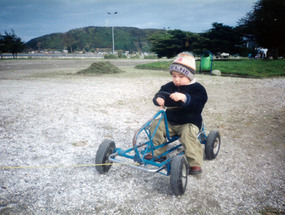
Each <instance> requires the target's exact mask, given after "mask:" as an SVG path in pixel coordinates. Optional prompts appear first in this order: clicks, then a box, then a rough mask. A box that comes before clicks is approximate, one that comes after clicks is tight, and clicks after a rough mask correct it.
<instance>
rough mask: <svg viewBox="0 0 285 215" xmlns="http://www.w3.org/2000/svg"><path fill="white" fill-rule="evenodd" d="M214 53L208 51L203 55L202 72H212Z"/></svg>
mask: <svg viewBox="0 0 285 215" xmlns="http://www.w3.org/2000/svg"><path fill="white" fill-rule="evenodd" d="M212 64H213V55H212V53H211V52H209V51H207V52H204V53H203V54H202V55H201V63H200V72H201V71H210V72H212Z"/></svg>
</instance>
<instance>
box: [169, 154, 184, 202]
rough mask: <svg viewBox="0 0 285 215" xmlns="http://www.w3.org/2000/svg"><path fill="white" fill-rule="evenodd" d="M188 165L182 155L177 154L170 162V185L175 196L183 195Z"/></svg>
mask: <svg viewBox="0 0 285 215" xmlns="http://www.w3.org/2000/svg"><path fill="white" fill-rule="evenodd" d="M187 176H188V165H187V161H186V159H185V157H184V156H182V155H179V156H176V157H174V158H173V160H172V162H171V174H170V186H171V189H172V191H173V193H174V194H175V195H176V196H179V195H183V194H184V192H185V190H186V186H187Z"/></svg>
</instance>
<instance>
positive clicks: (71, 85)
mask: <svg viewBox="0 0 285 215" xmlns="http://www.w3.org/2000/svg"><path fill="white" fill-rule="evenodd" d="M94 61H95V60H94V59H92V60H17V61H14V60H6V61H0V113H1V114H0V143H1V147H0V154H1V157H0V166H1V167H3V166H5V167H7V166H19V167H26V166H29V167H31V168H20V169H3V168H1V169H0V173H1V174H0V214H163V215H168V214H219V215H220V214H260V213H261V212H262V211H280V212H281V213H282V214H283V213H284V208H285V187H284V178H285V170H284V161H285V157H284V156H285V147H284V146H285V144H284V143H285V141H284V139H285V129H284V128H285V79H284V78H270V79H244V78H231V77H214V76H209V75H197V79H198V81H199V82H201V83H202V84H203V85H204V86H205V88H206V89H207V92H208V96H209V101H208V103H207V104H206V107H205V109H204V113H203V116H204V122H205V125H206V129H207V130H208V131H210V130H219V132H220V134H221V137H222V146H221V150H220V153H219V155H218V157H217V158H216V159H215V160H213V161H205V162H204V164H203V174H202V175H201V176H200V177H193V176H189V177H188V185H187V190H186V193H185V194H184V195H183V196H179V197H176V196H174V195H173V194H172V192H171V189H170V182H169V177H167V176H163V175H161V174H151V173H146V172H143V171H139V170H135V169H131V168H128V167H126V166H122V165H113V166H112V168H111V169H110V171H109V172H108V173H107V174H105V175H99V174H98V173H97V171H96V170H95V167H93V166H87V167H78V166H76V165H81V164H90V165H92V164H94V159H95V154H96V151H97V149H98V147H99V145H100V143H101V142H102V140H103V139H104V138H110V139H113V140H114V141H115V142H116V146H117V147H120V148H123V149H127V148H129V147H131V144H132V143H131V142H132V137H133V134H134V131H135V130H136V129H137V128H138V127H140V126H141V125H142V124H143V123H144V122H145V121H146V120H148V119H149V118H150V117H151V116H152V115H153V114H154V113H156V111H157V110H158V108H157V107H155V106H154V105H153V104H152V96H153V95H154V93H155V92H156V91H157V90H158V89H159V87H160V85H162V84H163V83H166V82H167V81H169V80H170V76H169V74H168V73H167V72H163V71H147V70H142V71H141V70H136V69H134V67H133V66H134V65H135V64H138V63H143V62H144V61H143V60H133V61H130V60H115V61H112V62H113V63H114V64H115V65H117V66H119V67H120V68H121V69H122V70H124V71H125V73H122V74H116V75H105V76H102V75H101V76H82V75H75V74H74V73H75V72H77V71H79V70H80V69H82V68H86V67H88V66H89V65H90V64H91V63H92V62H94ZM46 166H52V167H46Z"/></svg>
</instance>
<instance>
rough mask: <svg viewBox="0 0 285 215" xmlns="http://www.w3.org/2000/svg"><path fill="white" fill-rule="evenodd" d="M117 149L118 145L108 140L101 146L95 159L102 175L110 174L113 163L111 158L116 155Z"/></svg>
mask: <svg viewBox="0 0 285 215" xmlns="http://www.w3.org/2000/svg"><path fill="white" fill-rule="evenodd" d="M115 149H116V145H115V142H114V141H112V140H107V139H106V140H104V141H103V142H102V143H101V144H100V146H99V148H98V151H97V153H96V158H95V164H96V169H97V171H98V172H99V173H100V174H103V173H106V172H108V171H109V169H110V168H111V166H112V162H110V161H109V156H110V155H111V154H113V153H114V151H115ZM108 164H110V165H108Z"/></svg>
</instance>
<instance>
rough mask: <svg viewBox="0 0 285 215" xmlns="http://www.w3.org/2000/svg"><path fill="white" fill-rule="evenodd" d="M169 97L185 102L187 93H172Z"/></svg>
mask: <svg viewBox="0 0 285 215" xmlns="http://www.w3.org/2000/svg"><path fill="white" fill-rule="evenodd" d="M169 97H170V98H171V99H172V100H174V101H176V102H178V101H182V102H185V100H186V95H185V94H183V93H172V94H171V95H170V96H169Z"/></svg>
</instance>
